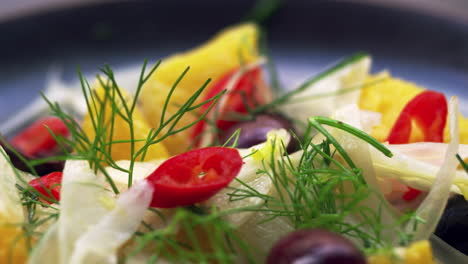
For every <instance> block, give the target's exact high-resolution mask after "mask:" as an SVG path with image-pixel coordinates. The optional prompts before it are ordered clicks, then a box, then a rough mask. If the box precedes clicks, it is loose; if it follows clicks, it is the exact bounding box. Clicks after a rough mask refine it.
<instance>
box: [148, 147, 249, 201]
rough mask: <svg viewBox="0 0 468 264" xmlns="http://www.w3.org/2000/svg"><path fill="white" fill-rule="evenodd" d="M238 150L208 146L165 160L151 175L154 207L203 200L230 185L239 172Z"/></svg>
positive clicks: (239, 157) (240, 159)
mask: <svg viewBox="0 0 468 264" xmlns="http://www.w3.org/2000/svg"><path fill="white" fill-rule="evenodd" d="M241 167H242V158H241V156H240V155H239V152H238V150H237V149H234V148H225V147H208V148H201V149H196V150H192V151H189V152H185V153H182V154H179V155H177V156H175V157H172V158H170V159H168V160H167V161H165V162H164V163H163V164H161V166H159V167H158V168H157V169H156V170H155V171H154V172H153V173H152V174H151V175H150V176H148V178H146V180H147V181H149V183H150V184H152V185H153V187H154V194H153V200H152V202H151V206H152V207H159V208H172V207H178V206H188V205H192V204H195V203H198V202H202V201H204V200H206V199H208V198H210V197H211V196H213V195H214V194H216V193H217V192H218V191H219V190H221V189H222V188H224V187H226V186H227V185H228V184H229V183H230V182H231V181H232V180H233V179H234V178H235V177H236V176H237V174H238V173H239V171H240V169H241Z"/></svg>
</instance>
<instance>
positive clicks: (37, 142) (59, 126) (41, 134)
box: [11, 116, 70, 157]
mask: <svg viewBox="0 0 468 264" xmlns="http://www.w3.org/2000/svg"><path fill="white" fill-rule="evenodd" d="M47 127H48V128H49V129H50V130H51V131H52V133H54V135H60V136H63V137H67V136H68V135H69V134H70V132H69V131H68V128H67V126H66V125H65V124H64V123H63V121H62V120H61V119H60V118H58V117H52V116H51V117H45V118H42V119H40V120H38V121H36V122H34V123H33V124H32V125H31V126H29V127H28V128H26V129H25V130H23V131H22V132H20V133H19V134H18V135H16V136H15V137H14V138H13V139H12V140H11V144H12V145H13V146H14V147H15V148H16V149H17V150H19V151H20V152H21V153H23V154H25V155H26V156H29V157H36V156H40V154H44V153H46V154H47V153H50V152H52V151H53V150H54V149H55V148H57V146H58V145H57V142H56V141H55V139H54V137H53V136H52V135H51V134H50V132H49V130H48V129H47Z"/></svg>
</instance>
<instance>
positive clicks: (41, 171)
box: [0, 135, 65, 176]
mask: <svg viewBox="0 0 468 264" xmlns="http://www.w3.org/2000/svg"><path fill="white" fill-rule="evenodd" d="M6 142H7V141H6V140H5V138H3V136H2V135H0V146H1V147H2V148H3V149H4V150H5V152H6V154H7V155H8V157H9V158H10V161H11V163H12V164H13V165H14V166H15V168H17V169H19V170H22V171H25V172H29V173H33V172H32V171H31V169H30V168H29V167H28V166H27V165H26V163H25V162H23V159H24V160H27V161H31V160H34V158H31V157H27V156H26V155H23V154H21V153H18V154H16V153H15V152H14V151H12V150H11V149H10V148H9V147H7V144H6ZM17 152H18V151H17ZM37 158H40V157H37ZM43 158H44V157H43ZM64 164H65V162H64V161H60V160H57V161H48V162H45V163H42V164H38V165H36V166H34V170H35V171H36V173H37V175H39V176H44V175H47V174H49V173H51V172H56V171H63V166H64Z"/></svg>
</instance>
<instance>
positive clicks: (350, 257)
mask: <svg viewBox="0 0 468 264" xmlns="http://www.w3.org/2000/svg"><path fill="white" fill-rule="evenodd" d="M266 263H267V264H292V263H300V264H342V263H347V264H365V263H366V258H365V257H364V255H363V254H362V253H361V251H359V249H357V248H356V246H354V245H353V243H351V242H350V241H349V240H348V239H346V238H344V237H343V236H341V235H338V234H335V233H333V232H330V231H327V230H323V229H303V230H298V231H295V232H293V233H291V234H289V235H287V236H286V237H284V238H282V239H280V240H279V241H278V242H276V244H275V245H274V246H273V248H272V249H271V250H270V254H269V255H268V257H267V261H266Z"/></svg>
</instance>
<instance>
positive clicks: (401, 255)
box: [367, 240, 436, 264]
mask: <svg viewBox="0 0 468 264" xmlns="http://www.w3.org/2000/svg"><path fill="white" fill-rule="evenodd" d="M367 262H368V263H369V264H435V263H436V262H435V260H434V257H433V255H432V249H431V245H430V243H429V241H427V240H422V241H417V242H413V243H412V244H411V245H409V246H408V247H406V248H396V249H394V250H392V251H385V252H381V253H377V254H375V255H372V256H369V257H368V258H367Z"/></svg>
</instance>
